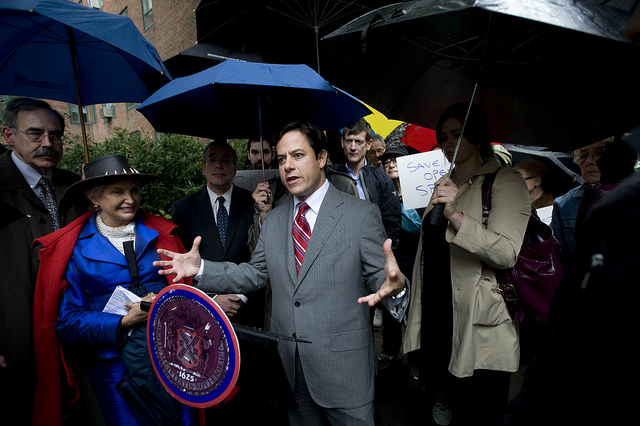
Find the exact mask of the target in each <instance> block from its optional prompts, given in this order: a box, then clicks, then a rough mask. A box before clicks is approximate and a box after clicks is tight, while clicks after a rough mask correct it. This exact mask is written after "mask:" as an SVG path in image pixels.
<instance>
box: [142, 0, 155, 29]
mask: <svg viewBox="0 0 640 426" xmlns="http://www.w3.org/2000/svg"><path fill="white" fill-rule="evenodd" d="M142 19H143V20H144V29H145V30H146V29H148V28H149V27H151V26H152V25H153V4H152V0H142Z"/></svg>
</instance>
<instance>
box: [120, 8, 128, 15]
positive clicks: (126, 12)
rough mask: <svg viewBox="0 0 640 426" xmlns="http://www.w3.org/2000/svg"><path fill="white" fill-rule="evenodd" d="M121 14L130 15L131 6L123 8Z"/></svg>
mask: <svg viewBox="0 0 640 426" xmlns="http://www.w3.org/2000/svg"><path fill="white" fill-rule="evenodd" d="M120 15H122V16H126V17H129V6H127V7H125V8H124V9H122V12H120Z"/></svg>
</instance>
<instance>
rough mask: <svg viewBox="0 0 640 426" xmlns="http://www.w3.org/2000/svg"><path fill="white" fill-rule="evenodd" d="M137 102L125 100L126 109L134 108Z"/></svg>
mask: <svg viewBox="0 0 640 426" xmlns="http://www.w3.org/2000/svg"><path fill="white" fill-rule="evenodd" d="M138 105H140V104H138V103H136V102H127V111H131V110H132V109H136V108H137V107H138Z"/></svg>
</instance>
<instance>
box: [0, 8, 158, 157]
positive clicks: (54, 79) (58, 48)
mask: <svg viewBox="0 0 640 426" xmlns="http://www.w3.org/2000/svg"><path fill="white" fill-rule="evenodd" d="M0 40H3V42H2V43H0V93H2V94H5V95H19V96H31V97H36V98H44V99H54V100H58V101H63V102H70V103H75V104H77V105H78V108H79V110H80V111H82V107H83V106H84V105H93V104H98V103H105V102H141V101H143V100H144V99H146V98H147V97H148V96H149V95H150V94H151V93H153V92H154V91H155V90H157V89H158V88H159V87H161V86H162V85H163V84H164V83H166V82H167V81H169V79H170V76H169V73H168V72H167V71H166V68H165V67H164V65H163V64H162V61H161V59H160V56H159V55H158V53H157V51H156V49H155V48H154V47H153V45H151V43H149V42H148V41H147V40H146V39H145V38H144V37H143V36H142V34H140V31H138V29H137V28H136V26H135V25H134V24H133V22H132V21H131V19H130V18H128V17H125V16H120V15H114V14H111V13H107V12H102V11H99V10H96V9H92V8H90V7H86V6H83V5H80V4H77V3H75V2H72V1H68V0H3V1H2V3H1V4H0ZM80 122H81V124H82V132H83V139H84V142H85V157H86V159H87V160H88V154H87V150H86V131H85V128H84V120H80Z"/></svg>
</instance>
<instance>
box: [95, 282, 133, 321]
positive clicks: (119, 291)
mask: <svg viewBox="0 0 640 426" xmlns="http://www.w3.org/2000/svg"><path fill="white" fill-rule="evenodd" d="M141 300H142V299H140V297H138V296H137V295H136V294H134V293H132V292H130V291H129V290H127V289H126V288H124V287H122V286H121V285H119V286H118V287H116V289H115V290H114V291H113V294H112V295H111V297H110V298H109V301H108V302H107V305H106V306H105V307H104V309H103V310H102V312H108V313H110V314H118V315H127V313H128V312H129V311H128V310H127V309H126V308H125V307H124V304H125V303H127V302H131V303H139V302H140V301H141Z"/></svg>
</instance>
